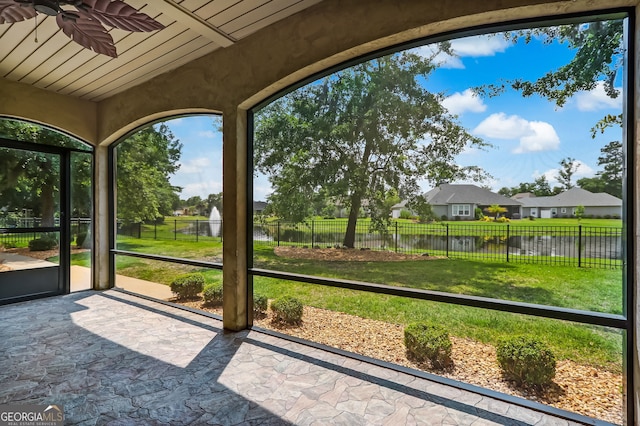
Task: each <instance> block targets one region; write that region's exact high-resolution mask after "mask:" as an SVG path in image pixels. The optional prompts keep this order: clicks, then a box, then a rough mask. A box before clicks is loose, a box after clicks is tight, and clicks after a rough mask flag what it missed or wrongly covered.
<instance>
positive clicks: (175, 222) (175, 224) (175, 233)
mask: <svg viewBox="0 0 640 426" xmlns="http://www.w3.org/2000/svg"><path fill="white" fill-rule="evenodd" d="M177 239H178V219H173V240H174V241H176V240H177Z"/></svg>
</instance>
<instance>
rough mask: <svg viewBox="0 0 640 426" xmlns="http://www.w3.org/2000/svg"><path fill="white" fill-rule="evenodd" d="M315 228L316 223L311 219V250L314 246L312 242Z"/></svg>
mask: <svg viewBox="0 0 640 426" xmlns="http://www.w3.org/2000/svg"><path fill="white" fill-rule="evenodd" d="M315 227H316V221H315V220H313V219H311V248H313V246H314V244H313V240H314V239H315V235H314V232H315Z"/></svg>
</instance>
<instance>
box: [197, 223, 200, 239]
mask: <svg viewBox="0 0 640 426" xmlns="http://www.w3.org/2000/svg"><path fill="white" fill-rule="evenodd" d="M199 235H200V225H199V224H198V219H196V243H197V242H198V236H199Z"/></svg>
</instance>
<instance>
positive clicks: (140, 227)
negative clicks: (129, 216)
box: [138, 222, 142, 238]
mask: <svg viewBox="0 0 640 426" xmlns="http://www.w3.org/2000/svg"><path fill="white" fill-rule="evenodd" d="M138 238H142V222H138Z"/></svg>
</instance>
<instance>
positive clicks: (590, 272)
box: [73, 236, 622, 372]
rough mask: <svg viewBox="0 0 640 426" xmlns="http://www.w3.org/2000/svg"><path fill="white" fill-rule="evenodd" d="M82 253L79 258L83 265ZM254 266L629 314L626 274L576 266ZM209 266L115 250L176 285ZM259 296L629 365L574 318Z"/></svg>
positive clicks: (267, 289) (191, 248) (122, 267)
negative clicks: (525, 340) (535, 341)
mask: <svg viewBox="0 0 640 426" xmlns="http://www.w3.org/2000/svg"><path fill="white" fill-rule="evenodd" d="M118 248H119V249H121V250H128V251H137V252H144V253H148V254H159V255H165V256H174V257H183V258H190V259H203V260H204V259H211V258H214V257H221V256H222V244H221V243H220V242H211V243H209V242H206V243H204V242H199V243H195V242H189V241H154V240H139V239H134V238H128V237H120V236H119V237H118ZM76 256H78V255H74V256H73V258H74V262H75V261H81V260H80V259H81V258H80V257H78V258H76ZM254 263H255V266H256V267H260V268H266V269H274V270H279V271H287V272H295V273H301V274H307V275H316V276H323V277H329V278H341V279H353V280H358V281H367V282H372V283H381V284H389V285H394V286H406V287H412V288H422V289H429V290H437V291H444V292H450V293H460V294H468V295H476V296H482V297H491V298H499V299H506V300H513V301H523V302H530V303H539V304H546V305H554V306H562V307H568V308H574V309H582V310H590V311H598V312H607V313H614V314H619V313H621V312H622V273H621V271H620V270H606V269H586V268H576V267H570V266H546V265H535V264H513V263H509V264H507V263H502V262H489V261H480V260H450V259H442V260H431V261H421V262H414V261H406V262H375V263H374V262H321V261H310V260H300V259H287V258H281V257H278V256H275V254H274V253H273V249H272V248H271V247H266V246H260V245H256V246H255V247H254ZM195 271H198V272H202V273H203V274H204V275H205V279H206V281H207V282H213V281H215V280H218V279H219V278H220V275H221V271H218V270H210V269H202V268H196V267H191V266H186V265H177V264H172V263H168V262H159V261H151V260H146V259H139V258H133V257H126V256H117V272H118V274H123V275H127V276H132V277H137V278H141V279H146V280H150V281H155V282H159V283H162V284H166V285H168V284H170V283H171V281H172V280H173V279H175V278H176V277H177V276H179V275H181V274H184V273H187V272H195ZM254 291H255V293H256V294H261V295H265V296H267V297H268V298H270V299H274V298H277V297H281V296H285V295H289V296H293V297H296V298H299V299H300V300H301V301H302V302H303V303H304V304H305V305H308V306H314V307H318V308H323V309H330V310H334V311H339V312H345V313H348V314H352V315H357V316H360V317H366V318H371V319H376V320H381V321H387V322H392V323H399V324H408V323H410V322H413V321H417V320H431V321H436V322H438V323H441V324H446V325H447V327H448V329H449V331H450V333H451V334H452V335H454V336H458V337H468V338H472V339H475V340H478V341H482V342H485V343H490V344H494V345H495V344H497V343H498V341H499V340H500V339H503V338H506V337H508V336H512V335H517V334H529V335H535V336H537V337H539V338H541V339H542V340H544V341H545V342H546V343H547V344H549V345H550V346H551V347H552V348H553V350H554V351H555V353H556V354H557V356H558V357H559V359H571V360H574V361H576V362H580V363H584V364H588V365H595V366H599V367H604V368H607V369H609V370H612V371H616V372H619V371H621V368H622V333H621V332H620V331H619V330H613V329H606V328H603V327H594V326H586V325H580V324H574V323H569V322H566V321H559V320H552V319H545V318H535V317H531V316H525V315H517V314H510V313H505V312H496V311H491V310H486V309H479V308H469V307H464V306H457V305H451V304H444V303H435V302H427V301H421V300H414V299H407V298H402V297H396V296H387V295H379V294H373V293H367V292H358V291H352V290H345V289H339V288H331V287H325V286H318V285H311V284H304V283H297V282H293V281H287V280H277V279H271V278H261V277H256V278H255V279H254Z"/></svg>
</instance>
